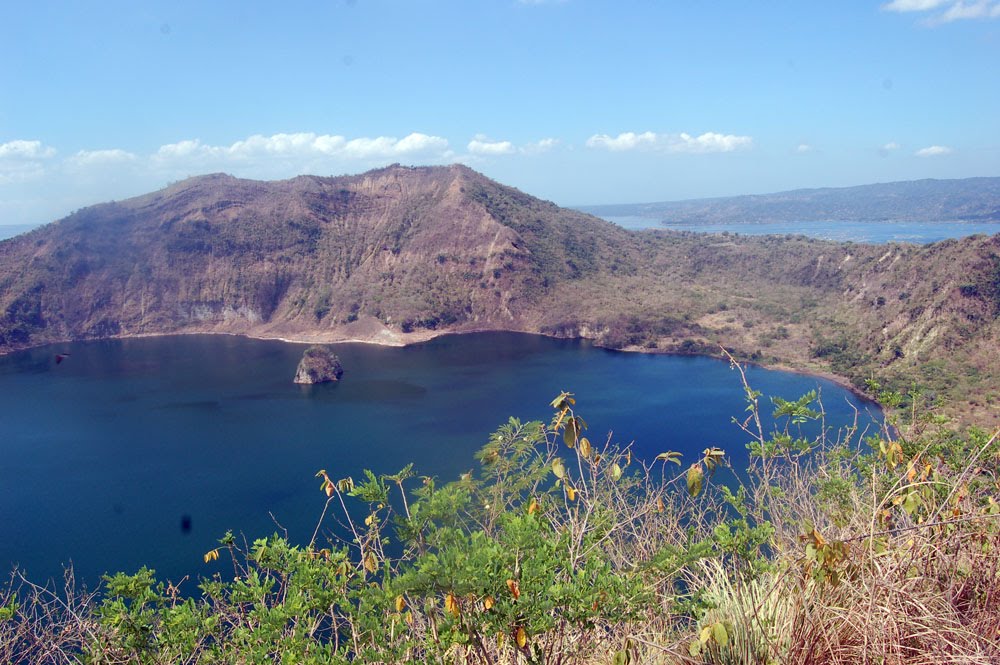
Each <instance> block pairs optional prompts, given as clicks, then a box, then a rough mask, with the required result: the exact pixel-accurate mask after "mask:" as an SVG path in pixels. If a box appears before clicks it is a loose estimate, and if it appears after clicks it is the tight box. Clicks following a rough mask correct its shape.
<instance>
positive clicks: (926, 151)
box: [913, 145, 954, 157]
mask: <svg viewBox="0 0 1000 665" xmlns="http://www.w3.org/2000/svg"><path fill="white" fill-rule="evenodd" d="M952 152H954V150H952V149H951V148H949V147H948V146H946V145H932V146H928V147H926V148H921V149H920V150H917V151H916V152H915V153H913V154H914V155H916V156H917V157H937V156H938V155H948V154H951V153H952Z"/></svg>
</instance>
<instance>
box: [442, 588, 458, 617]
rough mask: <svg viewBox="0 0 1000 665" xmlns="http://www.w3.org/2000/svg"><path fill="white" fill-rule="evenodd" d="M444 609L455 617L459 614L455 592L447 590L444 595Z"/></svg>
mask: <svg viewBox="0 0 1000 665" xmlns="http://www.w3.org/2000/svg"><path fill="white" fill-rule="evenodd" d="M444 609H445V610H447V611H448V612H450V613H451V614H454V615H455V616H456V617H457V616H458V615H459V612H458V599H457V598H455V594H453V593H451V592H448V594H447V595H446V596H445V597H444Z"/></svg>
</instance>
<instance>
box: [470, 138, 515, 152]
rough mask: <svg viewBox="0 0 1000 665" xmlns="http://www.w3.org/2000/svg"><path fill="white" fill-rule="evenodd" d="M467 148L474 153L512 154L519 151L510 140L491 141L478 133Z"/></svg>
mask: <svg viewBox="0 0 1000 665" xmlns="http://www.w3.org/2000/svg"><path fill="white" fill-rule="evenodd" d="M466 148H467V149H468V151H469V152H471V153H472V154H473V155H510V154H512V153H514V152H517V149H516V148H515V147H514V144H513V143H511V142H510V141H490V140H489V139H488V138H486V136H484V135H483V134H476V136H475V138H473V139H472V140H471V141H469V145H468V146H466Z"/></svg>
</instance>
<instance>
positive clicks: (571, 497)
mask: <svg viewBox="0 0 1000 665" xmlns="http://www.w3.org/2000/svg"><path fill="white" fill-rule="evenodd" d="M566 496H567V497H569V500H570V501H576V489H574V488H572V487H570V486H569V485H567V486H566Z"/></svg>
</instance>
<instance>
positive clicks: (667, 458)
mask: <svg viewBox="0 0 1000 665" xmlns="http://www.w3.org/2000/svg"><path fill="white" fill-rule="evenodd" d="M655 459H658V460H660V461H661V462H663V463H664V464H666V463H667V462H673V463H674V464H676V465H677V466H680V465H681V454H680V453H678V452H675V451H673V450H668V451H666V452H664V453H660V454H659V455H657V456H656V458H655Z"/></svg>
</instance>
